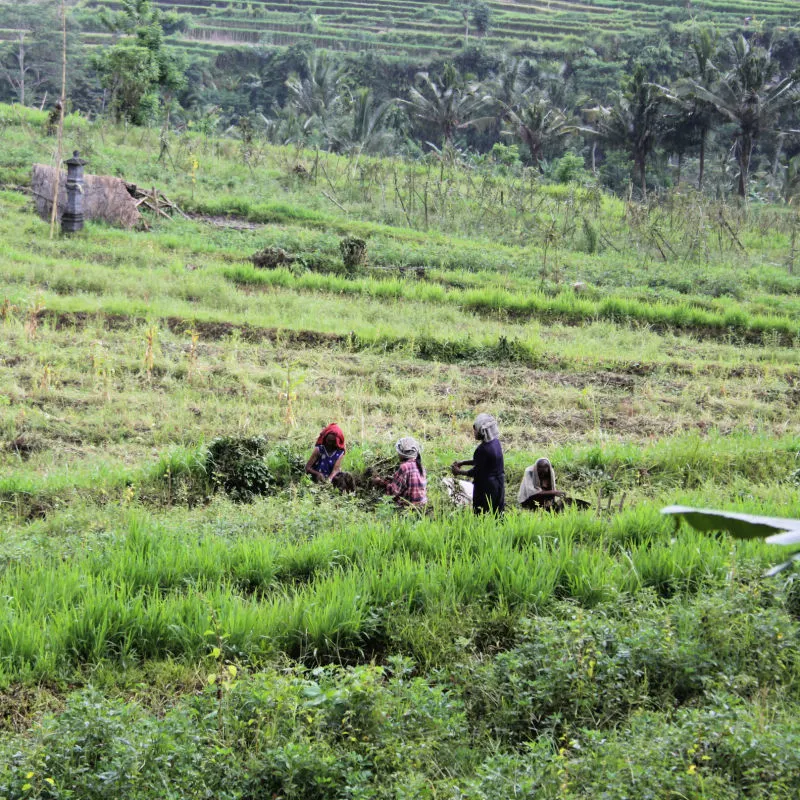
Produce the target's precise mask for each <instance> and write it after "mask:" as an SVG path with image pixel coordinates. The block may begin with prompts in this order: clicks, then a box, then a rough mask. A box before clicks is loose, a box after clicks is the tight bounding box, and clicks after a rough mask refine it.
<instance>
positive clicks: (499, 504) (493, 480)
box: [450, 414, 506, 514]
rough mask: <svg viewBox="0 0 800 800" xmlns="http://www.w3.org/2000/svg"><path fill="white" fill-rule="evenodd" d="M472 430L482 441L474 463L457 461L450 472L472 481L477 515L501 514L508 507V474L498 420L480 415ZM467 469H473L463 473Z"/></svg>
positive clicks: (473, 508) (473, 500)
mask: <svg viewBox="0 0 800 800" xmlns="http://www.w3.org/2000/svg"><path fill="white" fill-rule="evenodd" d="M472 430H473V431H474V433H475V438H476V439H477V440H478V441H480V444H479V445H478V446H477V447H476V448H475V452H474V454H473V456H472V459H471V460H470V461H454V462H453V463H452V464H451V465H450V469H451V470H452V472H453V475H463V476H465V477H468V478H472V481H473V490H472V510H473V511H474V512H475V513H476V514H482V513H484V512H486V511H491V512H493V513H495V514H502V513H503V511H504V510H505V507H506V473H505V466H504V464H503V448H502V447H501V446H500V439H499V438H498V437H499V436H500V429H499V428H498V426H497V420H496V419H495V418H494V417H493V416H492V415H491V414H478V416H477V417H476V418H475V422H474V423H473V425H472ZM465 466H470V467H471V469H468V470H464V469H462V467H465Z"/></svg>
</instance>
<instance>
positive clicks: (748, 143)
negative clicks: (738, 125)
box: [738, 134, 753, 197]
mask: <svg viewBox="0 0 800 800" xmlns="http://www.w3.org/2000/svg"><path fill="white" fill-rule="evenodd" d="M752 152H753V138H752V136H751V135H750V134H742V136H741V138H740V139H739V158H738V161H739V197H747V185H748V183H749V180H750V156H751V154H752Z"/></svg>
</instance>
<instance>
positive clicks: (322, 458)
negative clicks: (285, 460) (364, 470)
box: [306, 424, 345, 483]
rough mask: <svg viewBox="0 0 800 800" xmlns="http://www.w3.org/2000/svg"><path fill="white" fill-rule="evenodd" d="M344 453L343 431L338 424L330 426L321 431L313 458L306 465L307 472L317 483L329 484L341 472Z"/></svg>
mask: <svg viewBox="0 0 800 800" xmlns="http://www.w3.org/2000/svg"><path fill="white" fill-rule="evenodd" d="M344 453H345V445H344V433H342V429H341V428H340V427H339V426H338V425H336V424H332V425H328V426H327V427H326V428H323V429H322V430H321V431H320V434H319V436H318V437H317V443H316V444H315V445H314V450H313V451H312V453H311V458H309V459H308V463H307V464H306V472H307V473H308V474H309V475H310V476H311V477H312V478H313V479H314V480H315V481H320V482H322V483H327V482H328V481H330V480H331V478H333V476H334V475H336V473H337V472H339V471H340V470H341V468H342V459H343V458H344Z"/></svg>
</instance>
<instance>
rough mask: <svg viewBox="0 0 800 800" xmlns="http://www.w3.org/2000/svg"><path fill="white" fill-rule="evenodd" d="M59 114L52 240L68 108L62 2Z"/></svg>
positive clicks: (64, 8)
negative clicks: (65, 116)
mask: <svg viewBox="0 0 800 800" xmlns="http://www.w3.org/2000/svg"><path fill="white" fill-rule="evenodd" d="M59 106H60V108H59V113H58V144H57V146H56V179H55V185H54V186H53V208H52V210H51V212H50V238H51V239H52V238H53V236H54V235H55V232H56V216H57V211H58V184H59V182H60V180H61V157H62V154H63V149H64V112H65V109H66V106H67V6H66V3H65V0H61V102H60V103H59Z"/></svg>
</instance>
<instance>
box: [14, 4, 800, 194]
mask: <svg viewBox="0 0 800 800" xmlns="http://www.w3.org/2000/svg"><path fill="white" fill-rule="evenodd" d="M55 5H56V4H55V3H51V4H49V5H47V4H45V6H42V5H41V4H36V5H35V6H34V4H33V3H31V2H27V3H24V2H21V3H17V4H15V5H14V6H13V7H12V8H13V12H9V11H8V9H7V8H5V7H3V9H4V13H6V15H8V13H13V14H15V19H14V20H13V21H15V22H16V27H17V28H18V30H19V31H20V33H19V36H18V38H17V40H15V41H12V42H10V43H8V44H6V46H5V47H4V48H3V50H2V56H1V57H0V70H1V71H0V77H2V78H3V79H4V86H3V94H2V95H0V99H7V100H8V99H13V100H16V101H18V102H20V103H23V104H34V103H39V102H41V103H42V104H46V102H47V96H48V87H49V86H52V82H53V74H52V73H53V71H54V70H53V66H54V65H53V56H52V53H53V52H54V50H53V48H52V42H51V41H50V40H51V38H52V37H53V36H54V35H55V34H56V31H57V25H56V24H55V22H54V18H53V16H52V15H53V14H54V13H55ZM476 8H478V9H479V10H480V6H476V5H475V4H471V5H469V6H468V5H467V4H464V9H465V22H469V21H470V19H472V20H473V23H474V19H473V17H474V12H475V9H476ZM466 9H469V13H468V12H467V10H466ZM81 13H84V14H85V13H88V12H87V11H86V10H84V11H83V12H81ZM92 14H93V15H94V19H95V21H96V20H99V21H100V22H101V23H102V24H103V26H104V27H105V29H106V30H107V31H109V32H110V33H111V34H112V35H113V39H112V44H110V45H109V46H106V47H103V48H102V49H100V48H97V49H95V51H94V52H93V53H92V54H91V55H90V56H89V57H88V58H82V56H81V54H80V49H79V48H76V47H72V48H71V51H72V52H73V53H75V55H73V63H72V64H71V65H70V70H69V72H70V76H71V87H70V92H69V96H70V98H71V102H72V104H73V108H75V109H79V110H83V111H87V112H91V113H102V114H108V115H110V116H111V117H112V118H114V119H115V120H116V121H118V122H122V121H126V122H129V123H133V124H138V125H144V124H153V125H162V126H164V127H165V128H169V127H170V126H177V127H193V128H195V129H199V130H202V131H205V132H206V133H209V132H211V131H216V130H219V131H227V133H228V134H229V135H232V136H238V137H240V138H243V139H247V140H248V141H252V140H253V139H254V138H262V139H263V140H265V141H269V142H273V143H280V144H298V145H303V146H307V147H312V148H320V149H325V150H331V151H335V152H341V153H354V154H359V155H360V154H375V155H378V154H380V155H404V156H409V157H419V156H421V155H423V154H425V153H426V152H434V153H439V154H442V153H448V154H450V155H452V156H453V157H458V158H464V159H469V158H472V159H477V160H480V159H482V158H487V157H489V158H492V159H494V160H495V161H497V162H499V163H500V164H502V165H503V166H505V167H514V166H515V165H518V164H519V165H529V166H531V167H533V168H535V169H537V170H539V171H541V172H543V173H546V174H548V175H549V176H551V177H555V178H556V179H571V178H576V177H581V176H586V177H587V179H589V178H592V179H599V180H600V181H601V182H602V183H604V184H605V185H606V186H608V187H610V188H612V189H614V190H617V191H623V192H624V191H627V192H635V193H636V194H637V195H640V196H641V197H646V196H647V194H648V191H652V189H653V188H656V189H657V188H660V187H663V186H665V185H668V184H669V182H670V181H675V180H680V179H681V170H682V169H684V165H685V164H686V162H687V160H690V163H691V164H692V169H693V175H692V178H693V180H695V181H696V183H697V186H698V188H699V189H702V188H703V187H704V185H705V184H706V183H707V165H708V163H709V158H712V157H713V159H714V163H715V164H716V165H718V171H717V181H716V188H717V189H718V188H719V184H720V180H721V181H722V182H723V183H725V182H728V183H729V184H730V185H731V186H732V187H733V188H734V190H735V191H736V192H737V193H738V194H739V195H740V196H742V197H746V196H747V195H748V194H749V193H750V191H751V181H752V178H753V176H754V175H758V176H759V178H760V179H763V180H762V181H761V183H762V184H763V183H764V181H766V182H767V183H769V184H770V185H771V187H772V190H773V193H778V194H781V195H782V196H783V197H784V199H786V200H789V199H791V197H792V196H793V195H794V193H795V190H796V189H797V183H798V175H800V130H798V129H799V128H800V124H798V119H797V117H798V108H799V107H800V104H799V103H800V38H799V37H798V35H797V33H796V32H794V31H792V30H787V31H779V30H772V31H769V30H756V29H753V30H742V31H739V32H737V33H736V34H733V35H730V36H727V37H723V36H721V35H719V34H718V33H717V32H716V31H715V29H714V28H713V27H712V26H710V25H705V26H702V25H697V26H693V27H690V28H688V29H685V28H680V27H679V26H667V28H666V29H665V30H664V31H663V32H662V33H663V35H661V36H659V38H658V39H654V38H648V37H644V38H641V39H634V40H632V41H631V42H629V43H628V51H627V52H625V51H620V47H619V43H616V44H615V45H614V46H613V47H612V48H611V51H609V50H608V48H606V50H604V49H603V47H601V46H600V45H599V44H597V43H595V47H592V46H591V44H590V43H586V44H584V45H582V46H580V47H573V48H572V49H571V50H570V52H568V53H566V54H565V56H564V58H562V59H560V60H541V59H539V60H537V58H535V57H534V56H531V55H525V54H519V53H518V54H513V55H502V56H501V55H497V54H493V53H490V52H486V51H484V50H483V49H482V48H481V47H480V45H479V44H477V45H472V46H470V47H466V48H464V50H463V51H462V52H461V53H459V54H457V55H456V56H454V57H453V58H452V59H451V60H449V61H437V60H434V61H432V62H430V63H428V64H414V63H412V62H409V61H403V62H398V61H396V60H389V59H381V58H379V57H377V56H375V55H374V54H362V55H348V56H342V55H333V54H330V53H327V52H325V51H314V50H313V49H310V48H308V47H292V48H288V49H282V50H278V49H267V48H259V47H248V48H240V49H235V50H234V49H231V50H230V51H228V52H225V53H223V54H220V55H218V56H216V57H211V58H203V59H195V60H194V61H190V60H189V59H187V58H186V56H185V55H183V54H181V53H179V52H178V51H177V50H176V49H175V48H172V47H170V46H169V41H170V40H169V38H168V37H169V35H170V34H171V33H174V32H175V31H178V30H180V28H181V26H182V25H183V24H184V22H185V20H184V19H182V17H181V16H180V15H179V14H175V13H164V12H161V11H159V10H158V9H157V8H156V7H155V6H154V5H153V4H152V2H151V0H123V2H122V4H121V10H120V11H116V12H112V11H109V10H100V11H92ZM48 15H50V16H48ZM72 17H73V21H72V23H71V30H72V36H73V39H74V38H75V37H76V36H77V35H78V29H79V28H80V22H81V19H80V15H79V14H78V12H74V13H73V14H72ZM8 22H9V20H7V19H0V23H6V24H8ZM603 41H604V40H603ZM50 97H51V98H52V99H53V100H54V99H55V97H56V93H55V92H53V91H52V89H50Z"/></svg>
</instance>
